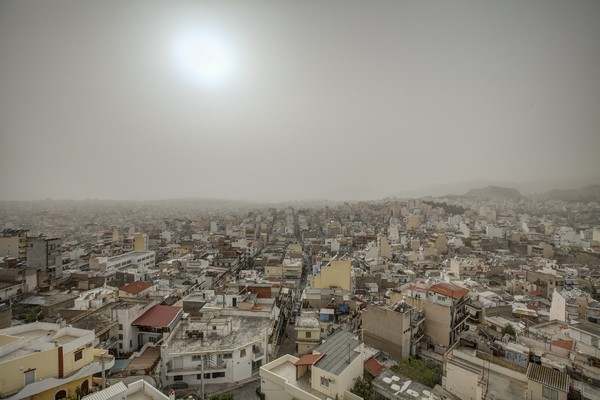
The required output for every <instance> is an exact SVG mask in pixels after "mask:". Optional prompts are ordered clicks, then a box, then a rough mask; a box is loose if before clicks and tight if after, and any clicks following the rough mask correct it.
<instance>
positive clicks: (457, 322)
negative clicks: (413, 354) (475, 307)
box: [406, 282, 469, 347]
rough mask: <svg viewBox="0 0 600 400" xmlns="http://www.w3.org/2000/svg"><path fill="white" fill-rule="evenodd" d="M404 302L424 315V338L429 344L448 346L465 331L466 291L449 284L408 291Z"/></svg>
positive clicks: (467, 295)
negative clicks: (426, 338)
mask: <svg viewBox="0 0 600 400" xmlns="http://www.w3.org/2000/svg"><path fill="white" fill-rule="evenodd" d="M409 294H410V295H409V296H408V297H407V299H406V302H407V303H409V304H411V305H412V306H413V307H415V308H417V309H418V310H423V311H424V312H425V330H424V332H425V336H426V337H428V339H429V341H430V343H431V344H432V345H441V346H444V347H450V346H451V345H452V344H453V343H455V342H456V341H457V340H458V335H459V334H460V332H462V331H463V330H464V328H465V321H466V320H467V317H468V316H469V314H468V313H467V311H466V305H467V302H468V300H469V290H468V289H465V288H462V287H459V286H456V285H454V284H452V283H445V282H443V283H437V284H435V285H432V286H430V287H429V288H427V289H425V288H416V287H413V288H411V290H410V293H409Z"/></svg>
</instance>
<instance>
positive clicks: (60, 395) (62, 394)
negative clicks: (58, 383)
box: [54, 390, 67, 400]
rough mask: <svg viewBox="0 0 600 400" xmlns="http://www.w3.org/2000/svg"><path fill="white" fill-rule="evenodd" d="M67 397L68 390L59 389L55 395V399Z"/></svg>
mask: <svg viewBox="0 0 600 400" xmlns="http://www.w3.org/2000/svg"><path fill="white" fill-rule="evenodd" d="M66 398H67V391H66V390H59V391H58V392H56V394H55V395H54V400H59V399H66Z"/></svg>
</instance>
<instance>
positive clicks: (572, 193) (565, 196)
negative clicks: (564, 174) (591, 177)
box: [534, 185, 600, 202]
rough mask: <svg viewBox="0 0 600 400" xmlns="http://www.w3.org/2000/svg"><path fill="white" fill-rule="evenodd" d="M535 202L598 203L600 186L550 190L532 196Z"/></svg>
mask: <svg viewBox="0 0 600 400" xmlns="http://www.w3.org/2000/svg"><path fill="white" fill-rule="evenodd" d="M534 198H535V199H537V200H562V201H570V202H577V201H580V202H589V201H600V185H588V186H584V187H581V188H578V189H572V190H560V189H555V190H550V191H548V192H545V193H542V194H539V195H536V196H534Z"/></svg>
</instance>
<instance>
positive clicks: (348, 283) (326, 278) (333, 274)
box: [311, 260, 352, 292]
mask: <svg viewBox="0 0 600 400" xmlns="http://www.w3.org/2000/svg"><path fill="white" fill-rule="evenodd" d="M311 286H312V287H313V288H315V289H330V288H334V287H335V288H340V289H342V290H345V291H347V292H350V291H352V263H351V261H350V260H334V261H332V262H331V263H330V264H329V265H326V266H324V267H321V271H320V272H319V274H318V275H316V276H314V278H313V279H312V285H311Z"/></svg>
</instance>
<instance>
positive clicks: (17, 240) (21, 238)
mask: <svg viewBox="0 0 600 400" xmlns="http://www.w3.org/2000/svg"><path fill="white" fill-rule="evenodd" d="M28 233H29V229H5V230H3V231H2V232H0V257H10V258H16V259H17V260H19V261H27V249H28V248H29V247H30V245H31V239H30V238H28V237H27V234H28Z"/></svg>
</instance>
